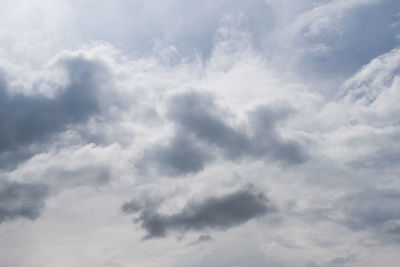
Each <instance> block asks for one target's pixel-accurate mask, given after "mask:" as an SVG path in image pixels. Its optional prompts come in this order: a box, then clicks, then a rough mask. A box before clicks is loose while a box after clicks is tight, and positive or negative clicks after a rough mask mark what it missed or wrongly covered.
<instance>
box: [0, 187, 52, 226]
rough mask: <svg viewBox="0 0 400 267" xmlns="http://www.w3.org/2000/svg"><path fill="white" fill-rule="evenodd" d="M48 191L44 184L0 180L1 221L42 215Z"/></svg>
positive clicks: (33, 218)
mask: <svg viewBox="0 0 400 267" xmlns="http://www.w3.org/2000/svg"><path fill="white" fill-rule="evenodd" d="M48 193H49V192H48V188H47V186H45V185H43V184H27V183H16V182H6V181H3V182H0V223H2V222H4V221H10V220H15V219H18V218H26V219H29V220H35V219H36V218H38V217H39V216H40V213H41V211H42V209H43V207H44V204H45V200H46V198H47V197H48Z"/></svg>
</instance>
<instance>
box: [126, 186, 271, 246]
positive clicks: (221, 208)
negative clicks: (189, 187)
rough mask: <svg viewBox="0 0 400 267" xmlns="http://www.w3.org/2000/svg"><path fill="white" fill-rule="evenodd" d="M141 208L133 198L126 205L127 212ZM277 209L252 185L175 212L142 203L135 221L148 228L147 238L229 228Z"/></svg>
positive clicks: (189, 205)
mask: <svg viewBox="0 0 400 267" xmlns="http://www.w3.org/2000/svg"><path fill="white" fill-rule="evenodd" d="M139 210H140V206H135V204H134V203H132V202H128V203H127V204H125V205H124V206H123V207H122V211H123V212H124V213H126V214H132V213H136V212H138V211H139ZM274 211H275V208H274V207H273V205H272V204H271V203H270V201H269V200H268V198H267V197H266V196H265V195H264V194H263V193H260V192H257V191H255V190H254V189H253V188H250V187H249V188H246V189H243V190H240V191H237V192H234V193H231V194H228V195H225V196H222V197H211V198H207V199H205V200H204V201H201V202H198V201H189V202H188V203H187V204H186V205H185V206H184V207H183V208H182V210H181V211H179V212H177V213H173V214H162V213H160V212H158V211H157V210H154V209H152V208H147V207H142V210H141V211H140V213H139V216H138V217H137V218H136V219H135V223H138V224H140V225H141V227H142V228H143V229H144V230H146V232H147V236H146V238H154V237H164V236H166V234H167V233H168V232H169V231H180V232H186V231H201V230H204V229H215V230H226V229H229V228H232V227H235V226H238V225H241V224H243V223H245V222H247V221H249V220H251V219H253V218H257V217H261V216H265V215H267V214H268V213H272V212H274Z"/></svg>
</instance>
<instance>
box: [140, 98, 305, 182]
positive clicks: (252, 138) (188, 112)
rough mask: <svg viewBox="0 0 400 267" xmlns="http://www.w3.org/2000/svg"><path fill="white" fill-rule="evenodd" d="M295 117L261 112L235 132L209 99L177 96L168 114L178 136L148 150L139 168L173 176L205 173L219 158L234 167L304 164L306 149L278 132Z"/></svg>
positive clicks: (278, 110)
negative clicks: (252, 162) (153, 168)
mask: <svg viewBox="0 0 400 267" xmlns="http://www.w3.org/2000/svg"><path fill="white" fill-rule="evenodd" d="M292 112H293V111H292V109H291V108H289V107H286V106H283V107H279V106H278V107H274V106H267V105H265V106H259V107H257V108H255V109H254V110H252V111H251V112H250V113H249V114H248V123H249V125H248V127H247V128H248V129H246V128H245V127H234V126H231V125H230V124H229V123H228V118H227V116H226V114H224V112H223V111H222V110H221V109H220V108H219V107H218V106H217V104H216V103H215V99H214V97H213V96H212V95H210V94H207V93H199V92H195V91H190V92H185V93H182V94H178V95H175V96H173V97H172V98H171V99H170V100H169V103H168V112H167V114H168V117H169V118H170V120H172V122H173V123H174V125H175V135H174V136H173V137H172V138H171V139H170V140H169V143H168V144H167V145H155V147H153V148H150V149H148V150H146V151H145V152H144V155H143V156H142V157H141V158H140V159H139V161H138V167H139V168H141V169H146V168H148V166H152V165H153V166H154V165H155V166H157V168H158V170H159V172H160V173H162V174H166V175H168V176H179V175H186V174H190V173H196V172H199V171H202V170H203V169H204V167H205V165H206V164H207V163H210V162H212V161H213V160H214V159H215V158H216V155H215V154H221V156H222V158H223V159H225V160H229V161H237V160H240V159H242V158H247V159H251V160H263V161H266V162H267V161H275V162H279V163H282V164H283V165H296V164H301V163H303V162H305V161H306V160H307V159H308V155H307V153H306V151H305V149H304V148H303V147H302V146H301V144H300V143H298V142H296V141H294V140H290V139H289V140H286V139H284V138H283V137H281V136H280V134H279V131H278V130H277V129H276V126H277V123H278V122H279V121H282V120H284V119H285V118H287V117H288V115H289V114H290V113H292ZM215 152H219V153H215Z"/></svg>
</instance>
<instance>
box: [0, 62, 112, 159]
mask: <svg viewBox="0 0 400 267" xmlns="http://www.w3.org/2000/svg"><path fill="white" fill-rule="evenodd" d="M63 66H64V68H65V70H66V72H67V74H68V84H67V86H66V87H65V88H63V89H62V90H61V92H60V93H59V94H58V95H57V96H56V97H55V98H54V99H50V98H48V97H45V96H42V95H34V96H26V95H23V94H10V93H9V92H8V91H7V82H6V81H5V77H4V75H3V76H2V77H1V78H2V82H1V83H0V153H3V152H6V151H16V150H17V149H18V148H19V147H20V146H22V145H32V144H37V143H41V142H46V141H47V140H48V139H49V137H50V136H51V134H53V133H56V132H59V131H62V130H63V129H65V127H67V125H69V124H74V123H81V122H85V121H86V120H87V119H88V117H89V116H91V115H93V114H94V113H96V112H97V111H98V109H99V104H98V100H97V90H98V87H99V86H100V85H101V84H102V83H103V81H104V79H105V76H106V71H105V69H104V68H103V66H102V65H101V64H100V63H98V62H94V61H89V60H86V59H83V58H79V57H78V58H71V59H68V60H65V61H64V62H63Z"/></svg>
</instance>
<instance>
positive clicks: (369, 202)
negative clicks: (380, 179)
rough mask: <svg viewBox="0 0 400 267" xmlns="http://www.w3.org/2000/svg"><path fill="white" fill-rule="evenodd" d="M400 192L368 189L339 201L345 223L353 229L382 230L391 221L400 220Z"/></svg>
mask: <svg viewBox="0 0 400 267" xmlns="http://www.w3.org/2000/svg"><path fill="white" fill-rule="evenodd" d="M399 200H400V192H399V191H397V190H379V189H366V190H363V191H359V192H357V193H354V194H349V195H347V196H345V197H343V198H342V199H340V200H339V202H338V203H339V207H340V208H341V209H342V210H343V211H344V212H345V214H346V217H345V219H344V223H345V224H346V225H347V226H349V227H351V228H352V229H356V230H360V229H364V228H368V227H372V228H377V229H380V228H382V227H383V225H384V224H385V223H386V222H388V221H391V220H395V219H400V209H399Z"/></svg>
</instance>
